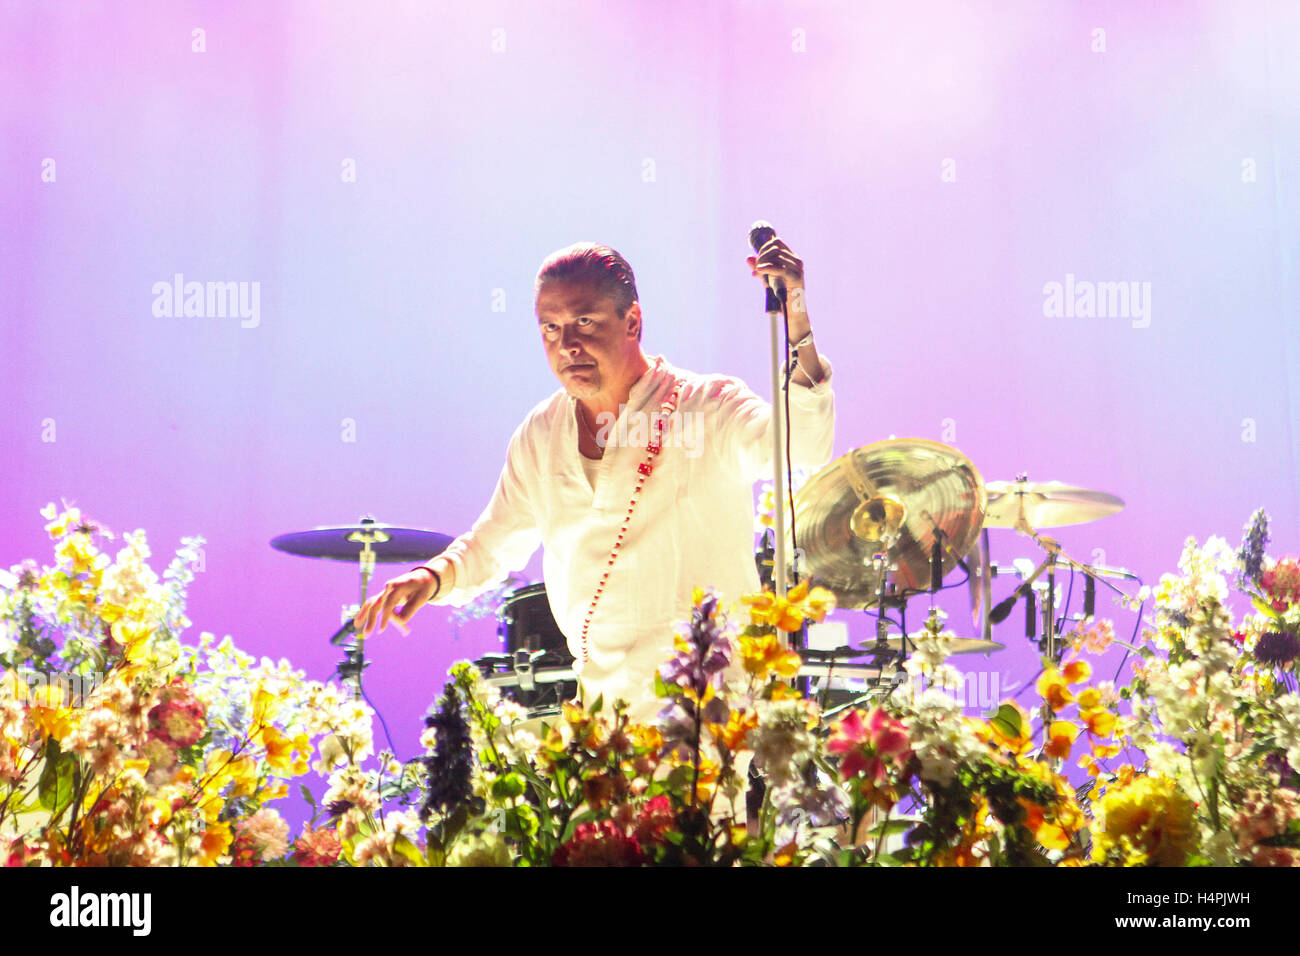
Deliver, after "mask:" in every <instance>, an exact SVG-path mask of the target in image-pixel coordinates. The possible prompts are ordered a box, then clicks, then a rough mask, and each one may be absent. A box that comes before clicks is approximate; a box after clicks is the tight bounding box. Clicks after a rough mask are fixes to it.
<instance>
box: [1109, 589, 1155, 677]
mask: <svg viewBox="0 0 1300 956" xmlns="http://www.w3.org/2000/svg"><path fill="white" fill-rule="evenodd" d="M1137 582H1138V588H1139V589H1141V588H1142V586H1143V585H1142V579H1141V578H1138V579H1137ZM1146 606H1147V602H1146V601H1143V602H1142V603H1141V604H1139V605H1138V611H1137V620H1136V621H1134V622H1133V636H1132V637H1130V638H1129V639H1128V642H1129V646H1128V647H1126V648H1124V656H1123V657H1121V658H1120V661H1119V667H1117V668H1115V676H1114V677H1112V678H1111V683H1112V684H1113V683H1115V681H1117V680H1119V674H1120V671H1122V670H1123V669H1124V664H1125V663H1126V662H1127V661H1128V656H1129V654H1131V653H1132V652H1133V647H1132V645H1134V644H1136V643H1137V636H1138V629H1139V628H1141V627H1142V611H1143V610H1144V609H1145V608H1146Z"/></svg>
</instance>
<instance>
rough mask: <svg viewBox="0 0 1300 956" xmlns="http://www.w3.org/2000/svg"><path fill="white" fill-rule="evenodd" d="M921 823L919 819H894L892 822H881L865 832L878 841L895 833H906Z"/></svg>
mask: <svg viewBox="0 0 1300 956" xmlns="http://www.w3.org/2000/svg"><path fill="white" fill-rule="evenodd" d="M920 822H921V818H920V817H895V818H894V819H892V820H883V821H881V822H880V823H877V824H876V825H875V826H874V827H872V828H871V829H870V830H868V831H867V835H868V836H873V837H876V838H878V839H884V838H886V837H891V836H893V835H894V834H896V833H906V832H907V831H908V830H910V829H912V827H914V826H916V825H917V824H918V823H920Z"/></svg>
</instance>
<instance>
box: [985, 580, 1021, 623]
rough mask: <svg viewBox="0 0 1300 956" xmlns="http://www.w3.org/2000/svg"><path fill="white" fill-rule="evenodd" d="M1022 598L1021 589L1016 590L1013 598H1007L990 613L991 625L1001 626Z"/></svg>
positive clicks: (1012, 595)
mask: <svg viewBox="0 0 1300 956" xmlns="http://www.w3.org/2000/svg"><path fill="white" fill-rule="evenodd" d="M1021 597H1022V595H1021V593H1020V588H1016V589H1015V590H1014V591H1012V592H1011V597H1009V598H1007V599H1006V600H1005V601H1002V602H1001V603H1000V604H998V605H997V606H996V607H994V608H993V610H991V611H989V623H990V624H1001V623H1002V622H1003V621H1005V620H1006V619H1007V617H1008V616H1009V615H1010V614H1011V609H1012V608H1013V607H1015V606H1016V602H1017V601H1019V600H1020V598H1021Z"/></svg>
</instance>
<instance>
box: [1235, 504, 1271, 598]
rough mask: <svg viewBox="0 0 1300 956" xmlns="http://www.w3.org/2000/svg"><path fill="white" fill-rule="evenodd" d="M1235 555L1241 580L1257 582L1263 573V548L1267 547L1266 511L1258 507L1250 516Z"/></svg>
mask: <svg viewBox="0 0 1300 956" xmlns="http://www.w3.org/2000/svg"><path fill="white" fill-rule="evenodd" d="M1245 532H1246V536H1245V537H1244V538H1242V540H1241V550H1240V551H1238V552H1237V557H1238V559H1239V560H1240V561H1241V569H1242V575H1241V576H1242V580H1243V581H1251V582H1254V583H1255V584H1257V585H1258V584H1259V578H1260V575H1261V574H1263V573H1264V549H1265V548H1267V547H1268V541H1269V537H1268V512H1267V511H1265V510H1264V509H1263V508H1260V509H1259V510H1258V511H1256V512H1255V513H1254V514H1253V515H1251V516H1250V521H1249V522H1247V524H1246V528H1245Z"/></svg>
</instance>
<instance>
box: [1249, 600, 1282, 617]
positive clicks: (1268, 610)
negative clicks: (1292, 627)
mask: <svg viewBox="0 0 1300 956" xmlns="http://www.w3.org/2000/svg"><path fill="white" fill-rule="evenodd" d="M1250 603H1251V604H1253V605H1255V610H1257V611H1259V613H1260V614H1267V615H1268V616H1269V617H1271V618H1273V619H1274V620H1277V619H1278V618H1280V617H1281V616H1282V615H1281V614H1279V613H1278V612H1277V611H1275V610H1273V605H1272V604H1270V603H1269V602H1268V601H1265V600H1264V599H1263V598H1262V597H1257V596H1255V595H1253V594H1252V595H1251V597H1250Z"/></svg>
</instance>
